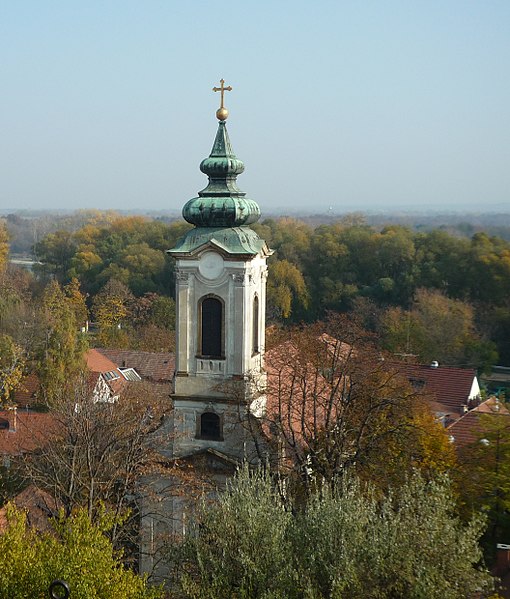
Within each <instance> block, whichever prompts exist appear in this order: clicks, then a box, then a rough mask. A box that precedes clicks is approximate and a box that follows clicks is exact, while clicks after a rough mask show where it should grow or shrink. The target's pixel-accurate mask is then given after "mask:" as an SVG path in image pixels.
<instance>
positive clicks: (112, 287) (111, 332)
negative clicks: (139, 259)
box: [92, 279, 134, 347]
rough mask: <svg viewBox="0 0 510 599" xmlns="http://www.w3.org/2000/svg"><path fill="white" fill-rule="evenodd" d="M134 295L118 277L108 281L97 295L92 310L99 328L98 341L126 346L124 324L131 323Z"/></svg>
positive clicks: (106, 345)
mask: <svg viewBox="0 0 510 599" xmlns="http://www.w3.org/2000/svg"><path fill="white" fill-rule="evenodd" d="M133 302H134V296H133V294H132V293H131V292H130V290H129V289H128V288H127V287H126V285H124V284H123V283H121V282H120V281H117V280H116V279H110V280H109V281H108V283H106V285H105V286H104V287H103V288H102V289H101V291H100V292H99V293H98V294H97V295H96V296H95V298H94V301H93V305H92V311H93V314H94V318H95V321H96V323H97V325H98V328H99V334H98V342H99V344H100V345H102V346H104V347H124V346H125V345H126V344H127V343H128V339H127V335H126V333H125V331H124V330H123V327H124V326H126V325H127V326H129V325H130V324H131V323H130V322H129V320H128V317H129V316H131V311H132V304H133Z"/></svg>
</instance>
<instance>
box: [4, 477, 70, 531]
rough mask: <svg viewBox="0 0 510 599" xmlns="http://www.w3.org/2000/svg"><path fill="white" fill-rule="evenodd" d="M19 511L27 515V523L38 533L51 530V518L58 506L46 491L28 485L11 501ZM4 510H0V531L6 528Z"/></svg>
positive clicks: (55, 513) (55, 514) (56, 511)
mask: <svg viewBox="0 0 510 599" xmlns="http://www.w3.org/2000/svg"><path fill="white" fill-rule="evenodd" d="M11 503H13V504H14V505H15V506H16V507H17V508H18V509H19V510H23V511H24V512H26V514H27V523H28V525H29V526H31V527H33V528H36V529H37V530H38V531H40V532H43V531H48V530H53V526H52V525H51V518H54V517H55V516H57V515H58V511H59V509H60V504H59V502H57V500H56V499H55V498H54V497H52V496H51V495H50V494H49V493H47V492H46V491H43V490H42V489H39V487H36V486H35V485H29V486H28V487H27V488H26V489H24V490H23V491H21V493H19V494H18V495H16V497H14V498H13V499H12V500H11ZM6 512H7V510H6V508H5V507H3V508H2V509H0V531H3V530H5V528H6V526H7V518H6Z"/></svg>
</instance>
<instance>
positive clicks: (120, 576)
mask: <svg viewBox="0 0 510 599" xmlns="http://www.w3.org/2000/svg"><path fill="white" fill-rule="evenodd" d="M114 523H115V518H112V517H111V516H108V515H106V514H104V513H103V514H102V515H101V516H100V518H98V519H97V522H96V523H95V524H92V523H91V522H90V520H89V518H88V516H87V514H86V512H85V511H84V510H78V511H76V512H75V513H74V514H73V515H72V516H70V517H68V518H66V517H63V516H61V517H60V518H57V519H56V520H55V521H54V524H53V529H52V530H50V531H47V532H38V531H36V530H35V529H33V528H31V527H29V526H28V524H27V517H26V514H24V513H23V512H20V511H17V510H16V509H15V508H14V507H13V506H12V505H8V506H7V510H6V523H5V525H4V526H3V529H2V533H1V534H0V572H2V576H0V596H1V597H9V598H10V599H26V597H30V598H31V599H43V598H44V597H48V589H49V586H50V584H51V583H52V582H53V581H54V580H56V579H64V580H65V581H66V582H67V583H68V584H69V587H70V591H71V593H70V595H71V597H73V599H91V598H92V597H95V598H97V599H162V597H163V596H164V593H163V591H162V589H161V588H154V587H152V588H151V587H149V586H148V585H147V582H146V580H145V579H143V578H141V577H139V576H137V575H136V574H134V572H132V571H130V570H128V569H127V568H126V567H125V566H124V565H123V563H122V554H120V553H119V552H117V551H115V550H114V549H113V546H112V543H111V541H110V540H109V538H108V536H107V533H108V532H109V530H111V528H112V526H113V525H114Z"/></svg>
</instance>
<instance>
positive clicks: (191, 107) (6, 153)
mask: <svg viewBox="0 0 510 599" xmlns="http://www.w3.org/2000/svg"><path fill="white" fill-rule="evenodd" d="M221 77H223V78H224V79H225V80H226V83H227V84H230V85H232V86H233V88H234V91H232V92H230V93H228V94H226V105H227V107H228V108H229V110H230V118H229V120H228V129H229V134H230V138H231V140H232V143H233V146H234V150H235V151H236V154H237V156H238V157H239V158H240V159H242V160H243V161H244V163H245V166H246V171H245V173H244V174H243V175H241V177H240V178H239V185H240V187H241V189H243V190H244V191H246V192H247V194H248V196H249V197H251V198H253V199H254V200H256V201H257V202H258V203H259V204H260V206H261V208H262V209H263V210H266V211H267V210H270V209H274V208H282V209H285V210H292V209H310V210H312V211H317V212H320V211H326V210H327V209H328V207H329V206H331V207H332V210H333V211H334V212H342V211H344V210H352V209H360V210H363V209H367V208H375V209H381V210H383V209H385V208H387V209H389V208H394V207H397V206H405V207H407V208H415V209H418V210H421V209H426V208H432V209H436V208H445V209H446V208H455V209H466V210H467V209H469V210H473V209H475V210H477V209H480V210H483V209H484V208H486V207H489V208H499V209H501V210H510V118H509V114H510V1H509V0H501V1H496V0H476V1H475V0H459V1H456V0H437V1H436V0H423V1H417V0H402V1H391V0H377V1H375V0H374V1H365V0H352V1H343V0H331V1H327V0H315V1H310V0H308V1H306V2H305V1H301V0H292V1H291V0H289V1H287V0H273V1H269V0H257V1H246V2H245V1H243V0H237V1H236V2H231V1H229V0H222V1H217V2H213V1H207V2H206V1H202V2H199V1H193V0H188V1H186V0H184V1H183V0H180V1H179V2H175V1H173V0H167V1H156V0H144V1H143V2H142V1H138V2H135V1H131V0H118V1H108V0H102V1H94V0H80V1H73V0H60V1H54V2H53V1H49V0H33V1H26V0H0V86H1V92H0V208H4V209H5V208H31V209H33V208H92V207H96V208H126V209H132V208H140V209H180V208H181V207H182V205H183V204H184V203H185V202H186V201H187V200H188V199H190V198H191V197H193V196H195V195H196V192H197V191H198V190H200V189H202V188H203V187H205V185H206V178H205V176H204V175H202V174H201V173H200V171H199V170H198V165H199V163H200V161H201V160H202V158H204V157H206V156H207V155H208V154H209V152H210V149H211V146H212V142H213V139H214V135H215V132H216V119H215V116H214V113H215V110H216V108H217V106H218V101H219V98H218V96H219V94H214V93H213V92H212V87H213V86H214V85H218V82H219V79H220V78H221Z"/></svg>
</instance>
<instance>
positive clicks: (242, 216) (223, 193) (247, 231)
mask: <svg viewBox="0 0 510 599" xmlns="http://www.w3.org/2000/svg"><path fill="white" fill-rule="evenodd" d="M231 89H232V88H231V87H230V86H229V87H225V86H224V81H223V80H221V87H219V88H216V87H215V88H213V91H219V92H221V105H220V108H219V109H218V110H217V112H216V116H217V118H218V121H219V122H218V131H217V133H216V137H215V139H214V143H213V147H212V151H211V154H210V155H209V157H208V158H205V159H204V160H203V161H202V163H201V164H200V170H201V171H202V172H203V173H204V174H206V175H207V176H208V178H209V183H208V185H207V186H206V187H205V189H203V190H202V191H200V192H199V193H198V197H196V198H193V199H191V200H189V202H187V204H186V205H185V206H184V208H183V211H182V214H183V217H184V219H185V220H186V221H187V222H189V223H191V224H192V225H194V228H193V229H191V230H190V231H189V232H188V233H187V234H186V235H185V236H184V237H183V238H182V239H181V240H180V241H179V242H178V243H177V245H176V247H175V248H173V249H171V250H169V251H168V253H169V254H170V255H171V256H173V257H174V258H175V260H176V372H175V378H174V390H173V391H174V392H173V396H172V398H173V416H174V425H173V429H174V430H173V433H174V434H173V455H174V456H175V457H180V456H184V455H189V454H192V453H195V452H197V451H199V450H203V449H207V448H212V449H214V450H216V451H219V452H221V453H224V454H226V455H228V456H231V457H233V458H240V457H244V456H243V455H242V454H243V452H246V443H247V440H246V430H245V429H243V427H242V420H243V418H245V417H249V414H250V413H251V414H255V415H257V413H260V412H261V410H263V407H264V400H263V398H261V397H259V395H260V393H259V390H260V388H261V386H263V383H264V374H263V357H264V344H265V342H264V339H265V304H266V277H267V266H266V259H267V257H268V256H269V255H271V253H272V251H271V250H270V249H269V248H268V247H267V245H266V243H265V242H264V241H263V240H262V239H260V238H259V236H258V235H257V234H256V233H255V231H253V229H251V228H250V227H249V225H251V224H253V223H255V222H257V220H258V219H259V218H260V209H259V207H258V205H257V204H256V202H254V201H253V200H250V199H248V198H246V197H245V196H246V194H245V193H244V192H243V191H241V190H240V189H239V187H238V186H237V176H238V175H240V174H241V173H242V172H243V171H244V165H243V163H242V162H241V160H239V159H238V158H237V157H236V155H235V154H234V151H233V149H232V145H231V143H230V139H229V136H228V133H227V127H226V120H227V117H228V111H227V109H226V108H225V107H224V92H225V91H230V90H231Z"/></svg>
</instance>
